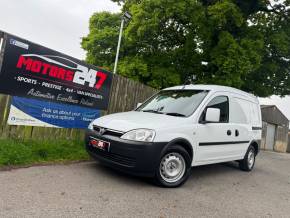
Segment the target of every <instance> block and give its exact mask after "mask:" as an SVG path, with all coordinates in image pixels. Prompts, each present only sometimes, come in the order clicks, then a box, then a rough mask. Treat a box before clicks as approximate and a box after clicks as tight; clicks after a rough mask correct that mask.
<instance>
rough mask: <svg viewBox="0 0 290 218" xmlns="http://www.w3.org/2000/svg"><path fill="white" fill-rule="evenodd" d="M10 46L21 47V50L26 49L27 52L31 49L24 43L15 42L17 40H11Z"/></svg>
mask: <svg viewBox="0 0 290 218" xmlns="http://www.w3.org/2000/svg"><path fill="white" fill-rule="evenodd" d="M10 44H11V45H15V46H17V47H20V48H24V49H26V50H28V48H29V45H28V44H26V43H23V42H19V41H17V40H15V39H10Z"/></svg>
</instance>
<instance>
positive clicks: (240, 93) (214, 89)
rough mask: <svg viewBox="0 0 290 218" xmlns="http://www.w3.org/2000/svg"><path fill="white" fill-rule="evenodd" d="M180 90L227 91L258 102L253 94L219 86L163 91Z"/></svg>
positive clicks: (171, 88)
mask: <svg viewBox="0 0 290 218" xmlns="http://www.w3.org/2000/svg"><path fill="white" fill-rule="evenodd" d="M179 89H187V90H208V91H226V92H232V93H236V94H239V95H243V96H247V97H249V98H251V99H252V100H254V101H255V102H257V101H258V99H257V98H256V96H254V95H253V94H250V93H247V92H244V91H242V90H239V89H236V88H232V87H229V86H219V85H202V84H197V85H181V86H174V87H169V88H166V89H163V90H179Z"/></svg>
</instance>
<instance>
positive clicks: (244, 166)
mask: <svg viewBox="0 0 290 218" xmlns="http://www.w3.org/2000/svg"><path fill="white" fill-rule="evenodd" d="M255 161H256V151H255V148H254V147H253V146H252V145H250V146H249V148H248V151H247V152H246V154H245V157H244V159H243V160H240V161H239V165H240V169H241V170H243V171H248V172H249V171H251V170H252V169H253V168H254V166H255Z"/></svg>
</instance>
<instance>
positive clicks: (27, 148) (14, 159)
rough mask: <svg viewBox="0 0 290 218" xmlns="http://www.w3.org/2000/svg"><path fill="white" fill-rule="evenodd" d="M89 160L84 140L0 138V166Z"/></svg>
mask: <svg viewBox="0 0 290 218" xmlns="http://www.w3.org/2000/svg"><path fill="white" fill-rule="evenodd" d="M79 160H89V156H88V154H87V152H86V151H85V148H84V142H83V141H70V140H56V141H32V140H29V141H23V140H21V141H20V140H14V139H0V167H3V166H27V165H33V164H45V163H63V162H69V161H79Z"/></svg>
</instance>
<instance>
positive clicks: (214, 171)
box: [188, 161, 240, 183]
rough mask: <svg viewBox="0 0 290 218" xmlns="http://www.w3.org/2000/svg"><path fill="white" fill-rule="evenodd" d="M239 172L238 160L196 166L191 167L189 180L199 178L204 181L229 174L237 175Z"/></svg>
mask: <svg viewBox="0 0 290 218" xmlns="http://www.w3.org/2000/svg"><path fill="white" fill-rule="evenodd" d="M237 173H240V169H239V164H238V162H236V161H232V162H225V163H218V164H209V165H203V166H196V167H193V168H192V169H191V176H190V177H189V179H188V182H189V183H190V182H193V181H194V180H195V179H197V178H198V179H199V181H200V182H202V180H207V179H209V178H216V177H219V176H221V177H223V176H225V175H228V174H232V175H236V174H237Z"/></svg>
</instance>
